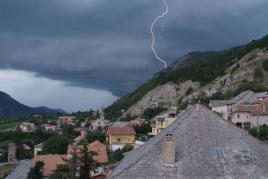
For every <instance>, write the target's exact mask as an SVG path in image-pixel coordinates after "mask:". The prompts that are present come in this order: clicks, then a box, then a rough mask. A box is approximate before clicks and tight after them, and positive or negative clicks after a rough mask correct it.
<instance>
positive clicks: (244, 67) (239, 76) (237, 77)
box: [127, 49, 268, 115]
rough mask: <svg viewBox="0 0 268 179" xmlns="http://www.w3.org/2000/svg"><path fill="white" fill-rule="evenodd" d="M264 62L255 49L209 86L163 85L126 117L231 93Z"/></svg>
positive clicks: (265, 56)
mask: <svg viewBox="0 0 268 179" xmlns="http://www.w3.org/2000/svg"><path fill="white" fill-rule="evenodd" d="M266 59H268V51H267V50H266V49H255V50H253V51H251V52H250V53H248V54H246V55H245V56H243V57H242V58H241V59H239V60H237V62H236V63H235V64H233V65H232V66H231V67H229V68H227V69H226V71H225V72H226V73H225V75H223V76H221V77H218V78H216V79H215V80H214V81H212V82H211V83H209V84H206V85H203V86H202V85H201V84H200V83H198V82H193V81H190V80H188V81H185V82H181V83H178V84H177V83H167V84H164V85H160V86H157V87H156V88H154V89H153V90H151V91H150V92H149V93H147V94H146V95H145V96H144V97H143V98H142V99H141V100H139V101H138V102H137V103H135V104H134V105H132V106H131V107H130V108H129V110H128V111H127V113H129V114H132V115H138V114H142V113H143V111H144V110H145V109H146V108H153V107H157V106H160V105H161V106H164V107H167V108H170V107H171V106H175V105H177V103H178V101H179V100H181V99H182V100H183V101H186V100H191V99H194V98H197V97H198V96H200V95H201V94H204V93H205V94H206V95H207V96H211V95H212V94H214V93H216V92H219V91H220V92H226V91H228V90H235V89H236V88H238V87H239V86H240V85H241V84H242V83H243V82H244V81H253V80H254V75H253V74H254V70H255V68H257V67H262V64H263V61H264V60H266ZM264 81H268V74H267V72H265V71H264Z"/></svg>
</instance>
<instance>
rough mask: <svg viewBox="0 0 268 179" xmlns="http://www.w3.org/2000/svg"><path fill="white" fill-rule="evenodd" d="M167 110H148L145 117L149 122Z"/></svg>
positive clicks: (160, 108)
mask: <svg viewBox="0 0 268 179" xmlns="http://www.w3.org/2000/svg"><path fill="white" fill-rule="evenodd" d="M166 110H167V108H164V107H155V108H147V109H145V110H144V112H143V117H144V118H145V119H147V120H150V119H152V118H153V117H155V116H156V115H158V114H160V113H161V112H164V111H166Z"/></svg>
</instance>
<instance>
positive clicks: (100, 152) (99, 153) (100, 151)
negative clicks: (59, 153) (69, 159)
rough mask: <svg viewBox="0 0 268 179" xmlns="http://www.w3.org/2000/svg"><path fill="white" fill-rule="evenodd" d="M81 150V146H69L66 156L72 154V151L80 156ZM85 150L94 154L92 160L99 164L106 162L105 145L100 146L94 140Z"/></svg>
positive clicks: (98, 142) (100, 144)
mask: <svg viewBox="0 0 268 179" xmlns="http://www.w3.org/2000/svg"><path fill="white" fill-rule="evenodd" d="M83 148H84V146H83V145H77V146H73V145H71V144H70V145H69V146H68V149H67V154H74V151H76V154H77V155H80V154H81V153H82V151H83ZM87 149H88V152H95V153H96V155H94V156H93V160H95V161H97V162H99V163H106V162H108V157H107V151H106V145H104V144H102V143H101V142H100V141H98V140H96V141H95V142H93V143H90V144H88V146H87Z"/></svg>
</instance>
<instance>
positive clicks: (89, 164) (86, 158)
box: [80, 144, 98, 179]
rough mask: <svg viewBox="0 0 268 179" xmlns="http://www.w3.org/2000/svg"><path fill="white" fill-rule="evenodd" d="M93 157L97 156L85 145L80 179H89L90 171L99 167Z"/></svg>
mask: <svg viewBox="0 0 268 179" xmlns="http://www.w3.org/2000/svg"><path fill="white" fill-rule="evenodd" d="M93 155H96V154H95V153H93V152H89V151H88V148H87V145H85V144H84V148H83V151H82V155H81V157H80V163H81V166H80V178H81V179H89V178H90V171H94V170H95V169H96V167H97V165H98V163H97V162H96V161H94V160H93Z"/></svg>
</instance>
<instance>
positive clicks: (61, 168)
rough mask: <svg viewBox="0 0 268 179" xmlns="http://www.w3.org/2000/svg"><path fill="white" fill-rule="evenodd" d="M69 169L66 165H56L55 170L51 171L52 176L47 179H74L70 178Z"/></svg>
mask: <svg viewBox="0 0 268 179" xmlns="http://www.w3.org/2000/svg"><path fill="white" fill-rule="evenodd" d="M69 174H70V168H69V166H68V165H57V169H56V170H54V171H53V174H52V175H51V176H49V179H68V178H75V177H74V176H70V175H69Z"/></svg>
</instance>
